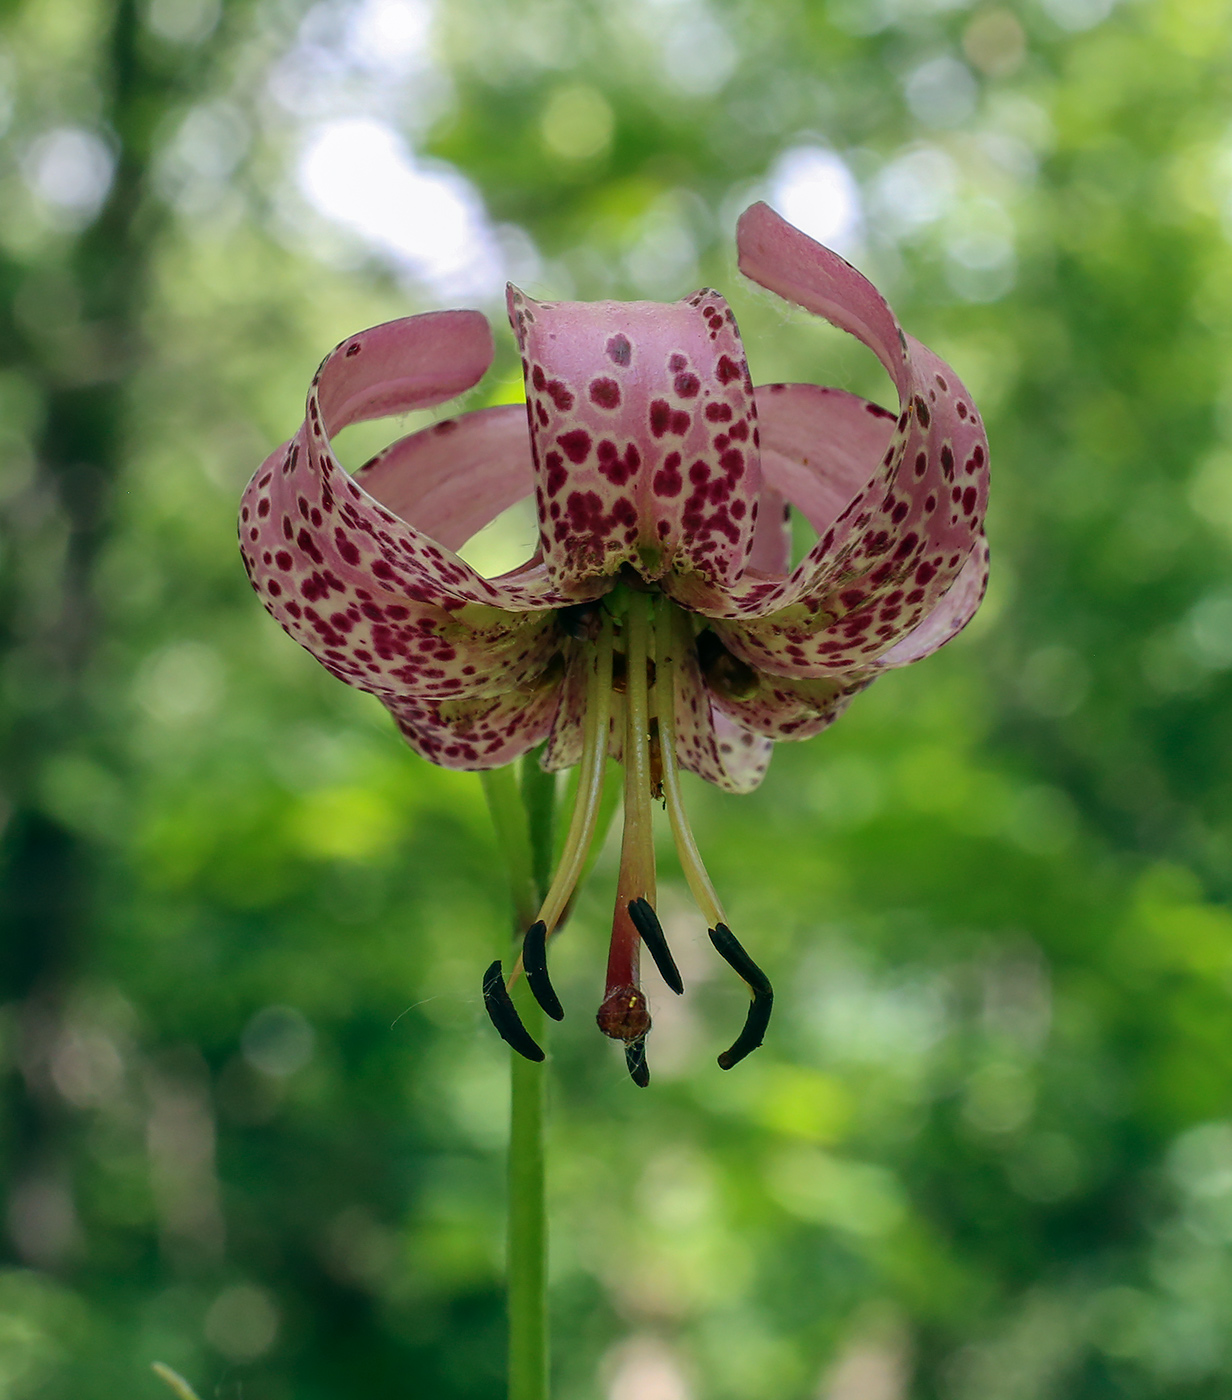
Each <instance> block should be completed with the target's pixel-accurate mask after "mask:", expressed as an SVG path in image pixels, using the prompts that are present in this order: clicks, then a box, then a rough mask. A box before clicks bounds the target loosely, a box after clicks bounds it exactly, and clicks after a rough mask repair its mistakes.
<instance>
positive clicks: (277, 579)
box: [240, 431, 561, 699]
mask: <svg viewBox="0 0 1232 1400" xmlns="http://www.w3.org/2000/svg"><path fill="white" fill-rule="evenodd" d="M293 458H297V460H296V461H295V462H294V464H293V465H292V466H291V469H290V471H287V470H286V467H287V463H288V461H290V460H291V459H293ZM305 460H308V452H307V449H306V447H305V445H304V442H303V437H302V431H301V434H300V435H299V436H298V437H297V438H296V439H295V440H294V441H293V442H292V443H290V444H288V445H287V446H285V447H282V448H279V450H278V452H276V453H275V454H274V455H273V456H272V457H271V458H269V459H268V460H267V462H266V463H265V466H264V467H263V468H262V470H261V471H260V472H258V474H257V476H256V477H254V479H253V482H252V484H251V485H250V486H249V489H248V492H247V493H246V495H245V498H244V504H243V506H242V507H241V512H240V534H241V552H242V555H243V559H244V565H245V567H246V568H247V570H248V573H249V577H250V578H251V580H252V583H253V587H254V588H255V589H256V590H257V593H258V595H259V596H260V598H261V600H262V602H263V603H264V604H265V606H266V608H267V609H268V610H269V612H270V613H271V614H272V615H273V616H274V617H275V618H276V619H277V620H278V621H279V622H280V623H281V624H282V626H283V627H284V628H285V629H286V630H287V632H289V633H290V635H291V636H292V637H294V638H295V640H296V641H298V642H299V643H300V644H301V645H302V646H304V647H306V648H307V649H308V650H309V651H310V652H312V654H313V655H314V656H315V657H316V658H317V660H318V661H320V662H321V663H322V664H323V665H324V666H325V667H326V668H327V669H328V670H329V671H331V672H332V673H333V674H334V675H336V676H337V677H338V678H339V679H340V680H344V681H346V682H348V683H349V684H351V685H355V686H358V687H359V688H360V689H361V690H368V691H371V692H372V693H373V694H376V695H379V696H381V697H382V698H383V699H388V698H389V697H393V696H399V695H419V696H442V697H446V696H457V695H486V694H494V693H500V692H502V691H504V690H507V689H508V688H509V687H510V686H513V685H519V684H524V683H527V682H529V681H532V680H533V679H534V678H535V677H537V676H539V675H540V674H541V673H542V672H543V671H544V669H545V668H546V667H547V666H548V665H549V664H550V663H551V661H552V658H553V656H554V655H555V653H556V652H557V650H558V649H559V646H560V640H561V639H560V636H559V633H558V631H557V628H556V626H555V624H554V622H553V620H552V615H551V614H550V613H548V612H540V613H531V612H520V613H513V612H506V611H503V610H501V609H498V608H495V607H491V606H487V605H480V604H475V603H459V602H458V600H457V599H455V598H452V597H449V596H448V595H442V594H439V593H435V592H434V591H433V588H432V587H431V586H430V585H429V584H425V583H424V582H423V581H422V579H420V580H416V581H414V582H412V581H410V580H409V579H407V578H406V577H405V576H404V577H403V578H402V579H400V580H399V579H397V578H395V577H393V576H392V571H391V575H383V574H381V573H379V572H378V571H377V570H376V569H373V568H367V569H365V568H364V567H362V564H363V556H361V555H360V551H359V548H358V546H354V545H352V543H351V536H350V535H349V534H348V533H347V526H348V524H349V523H350V517H349V515H348V504H347V502H346V501H345V500H340V499H339V498H338V497H337V496H334V495H333V492H332V490H329V489H327V482H325V481H322V479H321V478H320V477H317V476H316V475H314V474H313V473H312V472H311V470H310V469H305V468H303V467H302V466H301V465H300V464H301V463H302V462H304V461H305ZM337 474H338V476H340V477H341V476H342V475H343V473H342V471H341V468H338V469H337ZM331 475H332V473H331ZM301 476H302V477H303V478H304V481H305V484H304V487H303V493H302V494H301V493H297V492H296V491H295V485H296V482H297V479H298V478H300V477H301ZM284 484H286V485H287V486H289V487H290V489H291V492H292V493H293V495H294V498H295V500H296V508H295V509H296V513H295V515H294V516H292V515H291V513H290V510H289V509H288V503H287V498H286V497H285V496H284V494H283V492H282V491H281V490H280V487H282V486H283V485H284ZM349 485H350V482H349V478H348V479H346V480H344V481H341V482H340V483H339V490H340V492H342V493H344V494H345V493H347V488H348V487H349ZM300 500H303V501H304V503H305V504H304V508H303V510H302V511H301V509H300V507H299V504H298V502H299V501H300ZM327 501H328V502H330V503H331V504H332V515H331V517H329V518H331V519H336V520H338V522H339V524H338V526H337V527H335V533H334V534H333V535H332V536H331V535H330V533H329V532H328V530H327V529H326V528H324V527H325V521H326V519H327V517H326V515H325V513H324V509H323V503H324V502H327ZM317 522H319V523H317Z"/></svg>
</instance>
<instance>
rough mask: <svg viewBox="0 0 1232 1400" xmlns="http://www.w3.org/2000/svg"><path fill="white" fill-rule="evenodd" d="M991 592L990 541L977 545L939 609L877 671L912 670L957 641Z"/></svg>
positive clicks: (880, 662)
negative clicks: (922, 661)
mask: <svg viewBox="0 0 1232 1400" xmlns="http://www.w3.org/2000/svg"><path fill="white" fill-rule="evenodd" d="M987 589H988V541H987V540H986V539H985V538H984V537H983V535H981V536H980V538H979V539H978V540H977V541H976V542H975V545H974V546H973V547H972V550H971V553H970V554H969V555H968V556H967V562H966V563H965V564H964V565H963V566H962V569H961V570H960V571H959V574H958V577H957V578H956V579H955V580H954V582H953V583H952V584H951V585H950V589H949V592H948V593H946V594H945V595H944V596H943V597H942V599H941V601H940V602H939V603H938V604H937V606H936V607H935V608H934V609H933V610H932V612H930V613H929V614H928V616H927V617H925V619H924V621H923V622H921V623H920V624H919V626H918V627H915V628H913V629H912V631H910V632H908V633H907V635H906V636H905V637H903V638H902V639H901V640H900V641H898V642H895V644H894V645H893V646H892V647H891V648H890V650H889V651H887V652H885V653H883V654H882V655H881V656H879V657H878V658H877V660H876V661H875V662H874V663H873V664H874V666H875V667H876V668H877V669H878V670H889V669H890V668H891V667H894V666H909V665H910V664H911V663H912V662H913V661H921V660H923V658H924V657H926V656H931V655H932V654H933V652H934V651H936V650H937V649H938V648H939V647H943V646H944V645H945V644H946V642H948V641H949V640H950V638H951V637H956V636H957V635H958V634H959V633H960V632H961V631H962V629H963V628H964V627H965V626H966V625H967V623H968V622H970V621H971V619H972V618H973V617H974V616H975V614H976V611H977V609H978V608H979V606H980V604H981V603H982V602H983V601H984V594H985V592H986V591H987Z"/></svg>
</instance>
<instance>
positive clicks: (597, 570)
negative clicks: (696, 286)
mask: <svg viewBox="0 0 1232 1400" xmlns="http://www.w3.org/2000/svg"><path fill="white" fill-rule="evenodd" d="M509 315H510V320H511V321H512V323H513V326H514V331H515V333H516V335H517V338H518V346H519V348H520V350H521V352H522V362H523V366H524V368H525V374H526V400H527V402H526V407H527V413H528V417H529V421H530V430H531V438H532V441H533V443H534V451H535V472H536V475H537V478H538V496H537V499H538V505H539V518H540V528H541V535H542V547H543V556H544V559H545V561H546V563H547V567H548V570H549V572H550V574H551V575H552V577H553V579H554V580H556V581H557V583H558V585H559V586H561V587H562V588H568V587H576V586H577V585H578V584H579V583H585V582H586V581H588V580H593V579H595V578H597V577H604V576H605V577H608V578H610V577H612V576H613V575H614V574H616V573H617V572H618V571H619V569H620V567H621V565H622V564H631V565H633V566H634V567H636V568H637V569H638V570H639V572H640V573H642V575H643V576H644V577H646V578H648V579H651V580H659V579H664V581H665V586H666V576H668V575H671V574H673V573H676V574H679V573H689V572H693V571H695V572H696V573H697V574H698V575H699V577H700V578H701V579H703V580H706V581H708V582H710V583H712V584H714V585H717V586H720V587H722V586H726V585H728V584H730V583H731V582H732V581H734V580H735V579H738V578H739V577H740V575H741V574H742V573H743V571H744V569H745V567H746V565H747V563H748V559H749V555H750V553H751V551H752V548H753V530H754V526H755V524H756V516H757V499H758V494H759V491H760V488H761V474H760V469H759V467H758V458H757V445H756V444H757V426H756V406H755V404H754V401H753V393H752V386H751V384H750V382H749V377H748V369H747V367H746V364H745V358H744V350H743V347H742V346H741V343H740V336H739V332H738V331H737V329H736V323H735V318H734V317H733V316H732V314H731V312H730V310H729V309H728V307H727V303H726V302H725V301H724V300H723V298H722V297H721V296H719V294H718V293H717V292H712V291H701V292H697V293H695V294H694V295H693V296H691V297H688V298H686V299H685V300H684V301H678V302H675V303H673V304H671V305H666V306H665V305H660V304H657V303H654V302H630V303H619V302H588V303H583V302H537V301H534V300H532V299H531V298H530V297H528V296H526V295H525V294H524V293H522V292H520V291H518V290H517V289H516V288H513V287H511V288H510V290H509Z"/></svg>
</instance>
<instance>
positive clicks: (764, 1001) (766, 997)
mask: <svg viewBox="0 0 1232 1400" xmlns="http://www.w3.org/2000/svg"><path fill="white" fill-rule="evenodd" d="M709 932H710V941H711V943H713V944H714V946H715V948H716V949H717V951H718V954H719V956H720V957H721V958H722V959H723V960H724V962H726V963H727V964H728V965H729V966H730V967H732V968H733V969H734V970H735V971H736V972H738V973H739V974H740V976H741V977H742V978H743V979H744V981H745V982H747V983H748V986H749V990H750V991H751V992H752V993H753V1000H752V1002H751V1003H750V1004H749V1014H748V1015H747V1016H746V1017H745V1019H744V1029H743V1030H742V1031H741V1032H740V1034H739V1035H738V1036H737V1037H736V1039H735V1041H734V1042H733V1043H732V1046H731V1048H730V1049H728V1050H724V1051H723V1053H722V1054H721V1055H720V1056H719V1068H720V1069H731V1067H732V1066H733V1065H738V1064H739V1063H740V1061H741V1060H743V1059H744V1058H745V1056H746V1055H751V1054H752V1053H753V1051H754V1050H756V1049H757V1047H758V1046H759V1045H760V1044H761V1043H762V1041H763V1040H764V1039H765V1036H766V1027H767V1026H768V1025H769V1024H770V1013H771V1011H772V1010H773V1009H774V988H773V987H771V985H770V979H769V978H768V977H767V976H766V974H765V973H764V972H763V971H762V970H761V968H760V967H758V966H757V964H756V963H755V962H754V961H753V959H752V958H751V957H749V955H748V954H747V953H746V952H745V951H744V949H743V948H742V947H741V945H740V941H739V939H738V938H737V937H736V935H735V934H734V933H733V932H732V931H731V929H729V928H728V927H727V925H726V924H716V925H715V926H714V928H712V929H710V930H709Z"/></svg>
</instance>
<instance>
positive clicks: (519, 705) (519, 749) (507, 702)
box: [386, 683, 560, 769]
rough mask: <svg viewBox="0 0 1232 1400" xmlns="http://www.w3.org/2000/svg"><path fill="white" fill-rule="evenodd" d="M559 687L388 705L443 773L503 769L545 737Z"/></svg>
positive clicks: (410, 740)
mask: <svg viewBox="0 0 1232 1400" xmlns="http://www.w3.org/2000/svg"><path fill="white" fill-rule="evenodd" d="M559 699H560V686H559V685H558V684H553V683H542V684H540V685H539V686H538V687H521V688H518V689H513V690H507V691H505V692H504V694H501V695H487V696H483V695H478V696H477V695H468V696H464V697H461V698H458V699H454V700H421V699H417V698H414V697H402V698H399V699H396V700H389V701H386V704H387V705H388V706H389V709H390V712H391V713H392V714H393V717H394V719H395V720H396V721H397V724H398V728H399V729H400V730H401V731H402V734H403V736H404V737H405V739H406V740H407V742H408V743H409V744H410V745H411V747H412V748H413V749H414V750H415V751H416V752H417V753H420V754H422V755H423V757H424V758H426V759H428V760H429V761H430V762H432V763H437V764H440V766H441V767H442V768H463V769H476V768H499V767H501V766H502V765H504V764H506V763H512V762H513V760H514V759H515V758H520V757H521V756H522V755H523V754H524V753H526V752H527V751H528V750H529V749H532V748H534V746H535V745H536V744H538V743H541V742H542V740H543V739H544V738H546V737H547V734H548V731H549V729H550V728H551V726H552V720H553V718H554V716H555V714H556V709H557V705H558V703H559Z"/></svg>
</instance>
